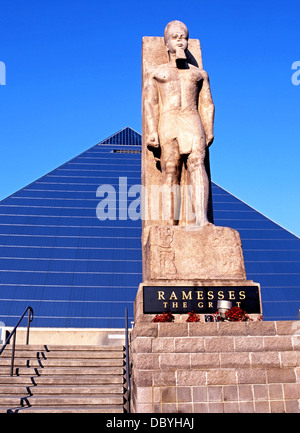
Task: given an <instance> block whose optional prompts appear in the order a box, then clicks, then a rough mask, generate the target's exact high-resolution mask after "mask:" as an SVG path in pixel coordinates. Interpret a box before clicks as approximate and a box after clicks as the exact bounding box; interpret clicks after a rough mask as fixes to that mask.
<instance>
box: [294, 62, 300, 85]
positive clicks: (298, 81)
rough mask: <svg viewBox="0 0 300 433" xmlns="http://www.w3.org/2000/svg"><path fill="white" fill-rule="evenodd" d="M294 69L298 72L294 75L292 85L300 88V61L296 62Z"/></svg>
mask: <svg viewBox="0 0 300 433" xmlns="http://www.w3.org/2000/svg"><path fill="white" fill-rule="evenodd" d="M292 69H293V70H296V72H294V73H293V75H292V83H293V84H294V86H298V85H299V84H300V61H299V60H298V61H297V62H294V63H293V64H292Z"/></svg>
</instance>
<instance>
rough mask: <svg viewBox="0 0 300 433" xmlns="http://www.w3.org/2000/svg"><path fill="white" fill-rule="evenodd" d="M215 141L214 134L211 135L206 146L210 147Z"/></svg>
mask: <svg viewBox="0 0 300 433" xmlns="http://www.w3.org/2000/svg"><path fill="white" fill-rule="evenodd" d="M213 141H214V134H210V135H208V136H207V137H206V146H207V147H209V146H210V145H211V144H212V142H213Z"/></svg>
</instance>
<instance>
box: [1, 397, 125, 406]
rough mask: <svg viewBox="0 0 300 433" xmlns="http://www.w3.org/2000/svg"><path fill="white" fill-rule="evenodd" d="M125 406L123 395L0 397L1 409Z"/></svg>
mask: <svg viewBox="0 0 300 433" xmlns="http://www.w3.org/2000/svg"><path fill="white" fill-rule="evenodd" d="M123 404H124V396H123V395H111V394H101V395H92V396H81V395H76V396H74V395H70V396H58V395H54V396H49V395H47V396H34V395H33V396H24V397H21V398H20V397H17V396H0V407H1V406H2V407H6V408H10V407H18V406H22V407H26V406H30V407H31V406H74V405H76V406H88V407H91V406H99V405H120V406H122V405H123Z"/></svg>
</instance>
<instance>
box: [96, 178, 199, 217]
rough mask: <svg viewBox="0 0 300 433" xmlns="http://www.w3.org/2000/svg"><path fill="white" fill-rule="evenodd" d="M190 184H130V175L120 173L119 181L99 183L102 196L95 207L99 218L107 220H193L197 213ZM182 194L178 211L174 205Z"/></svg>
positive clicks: (97, 193)
mask: <svg viewBox="0 0 300 433" xmlns="http://www.w3.org/2000/svg"><path fill="white" fill-rule="evenodd" d="M192 194H193V191H192V187H191V185H184V186H183V187H181V186H180V185H173V186H172V187H168V186H166V185H151V186H150V187H149V188H148V189H147V188H146V187H145V186H144V185H140V184H136V185H132V186H130V188H128V185H127V177H119V184H118V187H117V188H116V187H115V186H114V185H109V184H103V185H100V186H99V187H98V189H97V192H96V197H98V198H101V200H100V202H99V203H98V205H97V208H96V215H97V218H98V219H99V220H100V221H105V220H117V219H118V220H128V219H129V220H131V221H137V220H140V219H141V220H149V219H150V220H170V219H172V218H174V219H175V220H182V219H185V220H186V221H193V220H194V219H195V214H194V212H193V208H192V204H191V203H192ZM178 197H180V209H179V210H178V209H177V211H176V209H174V207H172V206H171V205H170V206H169V205H168V206H166V205H165V204H166V203H172V202H173V201H174V199H175V198H177V199H178ZM173 213H174V215H173Z"/></svg>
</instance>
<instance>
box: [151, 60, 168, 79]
mask: <svg viewBox="0 0 300 433" xmlns="http://www.w3.org/2000/svg"><path fill="white" fill-rule="evenodd" d="M169 69H170V67H169V65H168V63H164V64H162V65H157V66H149V67H148V68H147V70H146V76H147V77H148V78H158V79H159V78H161V77H162V76H164V75H166V73H167V72H168V71H169Z"/></svg>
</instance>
